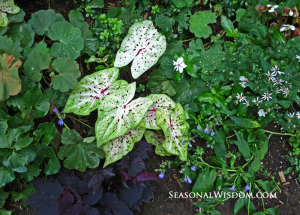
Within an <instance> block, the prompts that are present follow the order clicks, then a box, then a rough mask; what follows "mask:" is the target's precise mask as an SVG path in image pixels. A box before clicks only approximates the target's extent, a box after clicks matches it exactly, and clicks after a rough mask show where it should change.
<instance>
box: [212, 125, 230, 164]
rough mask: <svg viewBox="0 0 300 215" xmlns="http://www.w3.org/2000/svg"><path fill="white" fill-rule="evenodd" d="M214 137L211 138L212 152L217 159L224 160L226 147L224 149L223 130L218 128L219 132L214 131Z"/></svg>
mask: <svg viewBox="0 0 300 215" xmlns="http://www.w3.org/2000/svg"><path fill="white" fill-rule="evenodd" d="M214 132H215V135H214V136H213V139H214V141H215V144H214V152H215V154H216V155H217V156H218V157H221V158H223V159H226V154H227V151H226V147H225V132H224V129H223V128H220V129H219V130H217V129H214Z"/></svg>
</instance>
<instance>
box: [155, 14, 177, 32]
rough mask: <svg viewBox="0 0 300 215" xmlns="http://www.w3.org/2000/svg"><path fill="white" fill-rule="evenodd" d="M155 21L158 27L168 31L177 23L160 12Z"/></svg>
mask: <svg viewBox="0 0 300 215" xmlns="http://www.w3.org/2000/svg"><path fill="white" fill-rule="evenodd" d="M155 23H156V24H157V25H158V27H160V28H161V29H163V30H164V31H166V32H167V31H169V30H170V29H172V26H173V25H174V24H175V20H174V19H173V18H170V17H168V16H165V15H162V14H159V15H157V16H156V17H155Z"/></svg>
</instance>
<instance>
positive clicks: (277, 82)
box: [273, 79, 284, 85]
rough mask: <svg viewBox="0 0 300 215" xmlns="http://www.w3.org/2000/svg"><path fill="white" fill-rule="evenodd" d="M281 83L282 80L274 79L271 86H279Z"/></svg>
mask: <svg viewBox="0 0 300 215" xmlns="http://www.w3.org/2000/svg"><path fill="white" fill-rule="evenodd" d="M281 82H284V81H283V80H282V79H275V80H274V81H273V83H274V84H273V85H275V84H280V85H281Z"/></svg>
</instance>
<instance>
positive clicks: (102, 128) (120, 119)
mask: <svg viewBox="0 0 300 215" xmlns="http://www.w3.org/2000/svg"><path fill="white" fill-rule="evenodd" d="M135 89H136V83H135V82H134V83H132V84H129V85H128V86H127V87H123V88H121V89H119V90H118V91H115V92H112V93H110V94H109V95H108V96H106V98H105V100H104V101H103V102H102V103H101V105H100V107H99V109H98V110H99V111H98V120H97V122H96V125H95V127H96V136H97V145H98V147H99V146H101V145H102V144H103V143H105V142H108V141H110V140H112V139H114V138H117V137H119V136H121V135H123V134H125V133H126V131H128V130H129V129H131V128H135V127H136V126H137V125H138V124H139V123H140V121H141V120H142V118H143V116H144V115H145V113H146V111H147V110H148V109H149V107H150V106H151V105H152V103H153V101H152V99H149V98H138V99H135V100H132V98H133V97H134V94H135Z"/></svg>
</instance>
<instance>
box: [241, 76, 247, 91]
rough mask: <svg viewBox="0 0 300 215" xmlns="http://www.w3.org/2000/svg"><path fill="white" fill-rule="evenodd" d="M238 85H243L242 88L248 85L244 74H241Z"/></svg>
mask: <svg viewBox="0 0 300 215" xmlns="http://www.w3.org/2000/svg"><path fill="white" fill-rule="evenodd" d="M240 81H241V83H240V85H241V86H242V87H243V88H246V87H247V86H248V85H247V81H248V78H245V76H241V77H240Z"/></svg>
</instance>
